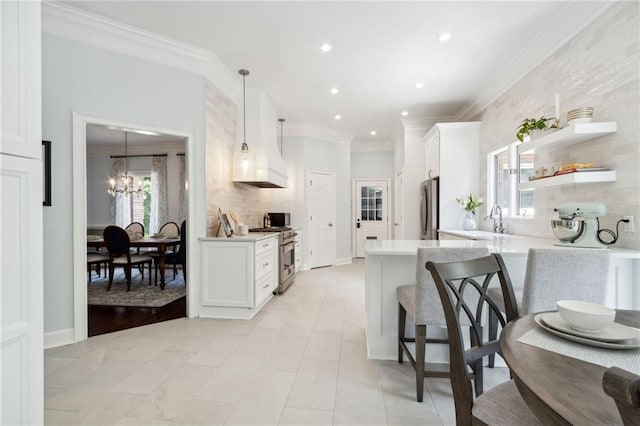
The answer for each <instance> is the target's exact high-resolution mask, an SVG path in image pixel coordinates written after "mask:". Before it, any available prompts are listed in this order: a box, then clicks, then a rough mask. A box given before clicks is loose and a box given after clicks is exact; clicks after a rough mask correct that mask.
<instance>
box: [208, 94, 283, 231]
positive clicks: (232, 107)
mask: <svg viewBox="0 0 640 426" xmlns="http://www.w3.org/2000/svg"><path fill="white" fill-rule="evenodd" d="M206 85H207V87H206V95H205V115H206V116H205V138H206V157H207V158H206V162H205V164H206V176H207V182H206V189H207V236H216V235H218V236H221V235H224V234H223V232H222V230H220V231H219V232H218V233H217V234H216V232H217V231H218V223H219V221H218V208H220V209H221V210H222V211H223V212H224V213H230V212H233V213H235V214H236V215H237V216H238V219H239V220H240V222H242V223H245V224H247V225H249V227H256V226H262V217H263V215H264V213H265V212H266V211H267V210H268V207H269V206H270V205H271V193H270V191H263V190H260V189H259V188H256V187H253V186H249V185H245V184H240V183H233V182H232V181H231V179H232V174H233V150H234V149H235V146H236V132H237V123H236V120H237V116H236V115H237V114H236V104H235V103H234V102H233V101H232V100H231V99H229V98H228V97H227V96H225V95H224V94H223V93H222V92H221V91H220V90H218V89H217V88H216V87H215V86H213V85H212V84H210V83H208V82H207V83H206Z"/></svg>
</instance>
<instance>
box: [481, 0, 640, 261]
mask: <svg viewBox="0 0 640 426" xmlns="http://www.w3.org/2000/svg"><path fill="white" fill-rule="evenodd" d="M638 5H639V4H638V2H620V3H618V4H615V5H614V6H612V7H611V8H610V9H609V10H608V11H606V12H605V13H604V14H603V15H602V16H601V17H599V18H598V19H596V20H595V21H594V22H593V23H592V24H590V25H589V26H588V27H587V28H586V29H585V30H584V31H582V32H580V33H579V34H577V35H576V36H575V37H574V38H573V39H571V40H570V41H569V42H568V43H567V44H566V45H564V46H563V47H561V48H560V49H559V50H558V51H557V52H555V53H554V54H553V55H552V56H550V57H549V58H548V59H547V60H546V61H545V62H544V63H542V64H541V65H539V66H538V67H536V68H535V69H534V70H533V71H532V72H531V73H529V74H528V75H527V76H525V77H524V78H523V79H522V80H520V81H519V82H518V83H517V84H516V85H514V86H513V87H512V88H510V89H509V90H508V91H507V92H506V93H504V94H503V95H502V96H500V97H499V98H498V99H497V100H496V101H495V102H493V103H492V104H491V105H490V106H489V107H488V108H487V109H486V110H485V111H484V112H483V113H482V114H481V116H480V117H476V119H478V120H481V121H482V129H481V135H480V140H481V157H480V162H481V164H480V166H481V167H480V170H481V176H480V179H481V181H480V186H481V188H482V195H483V196H485V197H486V187H487V182H486V180H487V175H486V156H487V154H488V153H489V152H491V151H493V150H495V149H497V148H499V147H501V146H504V145H507V144H509V143H511V142H514V141H516V137H515V134H516V129H517V127H518V125H519V123H520V122H521V121H522V120H523V119H524V118H528V117H540V116H542V115H546V116H550V117H553V116H554V114H555V113H554V110H555V105H554V94H555V93H559V95H560V119H561V125H566V117H567V112H568V111H569V110H572V109H575V108H579V107H584V106H591V107H593V108H594V121H615V122H617V125H618V131H617V133H615V134H613V135H609V136H605V137H601V138H597V139H593V140H590V141H587V142H584V143H582V144H578V145H573V146H571V147H567V148H562V149H558V150H554V151H551V152H543V151H540V152H538V153H536V164H540V165H547V164H549V165H550V164H557V163H562V164H566V163H577V162H595V163H596V164H597V165H602V166H606V167H610V168H611V169H612V170H615V171H616V172H617V181H616V182H613V183H597V184H583V185H570V186H561V187H552V188H540V189H536V190H535V195H534V197H535V218H533V219H511V220H507V221H506V223H507V229H508V232H509V233H517V234H526V235H533V236H543V237H549V238H552V237H553V235H552V233H551V229H550V222H549V221H550V220H551V219H552V217H553V208H554V207H556V206H558V205H560V204H562V203H567V202H573V201H575V202H587V201H597V202H602V203H605V204H606V206H607V215H606V217H604V218H602V219H601V220H600V227H601V228H609V229H613V230H615V224H616V221H617V220H618V219H622V217H623V216H626V215H633V216H634V218H635V221H636V225H635V228H636V231H635V233H623V232H621V234H620V239H619V240H618V243H617V244H616V247H626V248H634V249H640V229H638V228H639V226H638V221H640V142H639V135H640V129H639V125H638V122H639V119H640V111H639V105H640V96H639V76H640V69H639V64H640V45H639V40H640V36H639V28H640V22H639V20H638ZM481 226H482V228H483V229H488V228H487V227H488V226H490V225H489V222H484V223H481ZM620 229H621V230H622V226H620Z"/></svg>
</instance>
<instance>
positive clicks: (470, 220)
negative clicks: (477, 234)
mask: <svg viewBox="0 0 640 426" xmlns="http://www.w3.org/2000/svg"><path fill="white" fill-rule="evenodd" d="M477 228H478V223H477V222H476V215H475V213H474V212H472V211H470V210H467V211H465V212H464V219H463V220H462V229H464V230H465V231H474V230H476V229H477Z"/></svg>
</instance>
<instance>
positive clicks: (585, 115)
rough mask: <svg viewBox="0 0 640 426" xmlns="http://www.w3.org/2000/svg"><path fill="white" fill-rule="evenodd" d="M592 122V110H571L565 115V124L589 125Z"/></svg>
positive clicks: (589, 108)
mask: <svg viewBox="0 0 640 426" xmlns="http://www.w3.org/2000/svg"><path fill="white" fill-rule="evenodd" d="M591 120H593V108H592V107H584V108H578V109H573V110H571V111H569V112H568V113H567V123H569V124H575V123H590V122H591Z"/></svg>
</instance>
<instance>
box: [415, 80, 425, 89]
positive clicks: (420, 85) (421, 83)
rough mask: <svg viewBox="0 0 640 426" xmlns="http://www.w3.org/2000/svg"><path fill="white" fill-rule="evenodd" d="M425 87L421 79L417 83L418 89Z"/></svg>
mask: <svg viewBox="0 0 640 426" xmlns="http://www.w3.org/2000/svg"><path fill="white" fill-rule="evenodd" d="M423 87H424V83H423V82H421V81H419V82H417V83H416V89H422V88H423Z"/></svg>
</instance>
